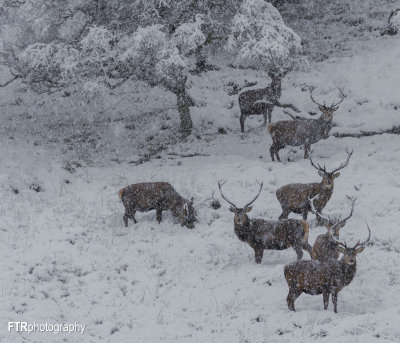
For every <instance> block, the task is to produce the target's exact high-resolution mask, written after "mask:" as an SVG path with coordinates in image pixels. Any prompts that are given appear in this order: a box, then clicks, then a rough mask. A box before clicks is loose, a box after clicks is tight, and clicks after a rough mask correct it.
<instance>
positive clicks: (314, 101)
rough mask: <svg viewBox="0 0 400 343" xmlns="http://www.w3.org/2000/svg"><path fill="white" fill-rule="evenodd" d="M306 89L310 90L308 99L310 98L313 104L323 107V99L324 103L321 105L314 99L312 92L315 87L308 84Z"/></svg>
mask: <svg viewBox="0 0 400 343" xmlns="http://www.w3.org/2000/svg"><path fill="white" fill-rule="evenodd" d="M308 89H309V90H310V99H311V101H312V102H313V103H314V104H317V105H318V106H321V107H325V101H324V104H323V105H321V104H320V103H318V102H317V101H316V100H315V99H314V97H313V92H314V89H315V87H314V86H309V87H308Z"/></svg>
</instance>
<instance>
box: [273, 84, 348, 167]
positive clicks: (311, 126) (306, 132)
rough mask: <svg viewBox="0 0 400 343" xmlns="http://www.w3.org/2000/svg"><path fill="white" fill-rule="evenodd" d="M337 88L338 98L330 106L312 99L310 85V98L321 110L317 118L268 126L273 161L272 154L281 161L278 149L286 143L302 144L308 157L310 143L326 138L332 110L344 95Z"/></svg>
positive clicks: (312, 88)
mask: <svg viewBox="0 0 400 343" xmlns="http://www.w3.org/2000/svg"><path fill="white" fill-rule="evenodd" d="M338 89H339V92H340V100H339V101H338V102H336V103H335V102H333V103H332V105H331V106H326V105H325V103H324V104H323V105H321V104H319V103H318V102H316V101H315V100H314V97H313V94H312V92H313V90H314V87H310V98H311V100H312V101H313V102H314V103H316V104H317V105H318V109H319V110H320V111H321V116H320V117H319V118H318V119H301V120H283V121H278V122H276V123H274V124H270V125H269V126H268V132H269V133H270V135H271V137H272V145H271V147H270V149H269V151H270V154H271V159H272V161H275V158H274V156H276V159H277V160H278V161H279V162H281V159H280V157H279V150H281V149H283V148H284V147H285V146H286V145H290V146H304V158H308V154H309V151H310V147H311V144H314V143H316V142H318V141H319V140H321V139H326V138H328V136H329V132H330V131H331V129H332V119H333V112H335V111H337V110H338V108H339V106H338V105H339V104H340V103H341V102H342V101H343V100H344V99H345V97H346V95H345V94H344V93H343V90H342V89H340V88H338Z"/></svg>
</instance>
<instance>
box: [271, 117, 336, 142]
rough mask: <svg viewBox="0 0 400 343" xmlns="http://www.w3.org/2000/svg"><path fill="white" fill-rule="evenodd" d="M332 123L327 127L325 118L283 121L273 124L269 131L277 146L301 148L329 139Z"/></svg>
mask: <svg viewBox="0 0 400 343" xmlns="http://www.w3.org/2000/svg"><path fill="white" fill-rule="evenodd" d="M331 128H332V123H331V124H330V125H326V124H325V122H324V120H323V118H322V117H320V118H318V119H304V120H283V121H278V122H276V123H274V124H271V125H270V126H269V127H268V131H269V132H270V134H271V137H272V139H273V141H274V142H275V144H277V145H279V146H285V145H286V144H288V145H291V146H300V145H304V144H305V143H307V144H313V143H316V142H318V141H319V140H321V139H323V138H327V136H328V133H329V131H330V130H331Z"/></svg>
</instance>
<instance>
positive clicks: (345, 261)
mask: <svg viewBox="0 0 400 343" xmlns="http://www.w3.org/2000/svg"><path fill="white" fill-rule="evenodd" d="M367 228H368V232H369V235H368V238H367V240H366V241H365V242H363V243H360V241H358V243H357V244H356V245H355V246H354V247H352V248H349V247H347V245H346V243H342V242H339V241H338V240H336V239H335V237H334V236H332V238H333V239H334V240H336V241H337V243H338V250H339V251H340V252H341V253H342V254H343V257H342V258H341V259H340V260H339V261H338V260H330V261H329V262H324V263H321V262H320V261H316V260H307V261H296V262H292V263H290V264H288V265H286V266H285V268H284V274H285V279H286V282H287V284H288V286H289V294H288V296H287V298H286V301H287V304H288V307H289V310H291V311H295V308H294V302H295V300H296V299H297V298H298V297H299V296H300V295H301V293H306V294H310V295H318V294H322V295H323V299H324V309H325V310H326V309H327V308H328V304H329V295H330V294H332V302H333V309H334V311H335V313H337V297H338V293H339V292H340V291H341V290H342V289H343V288H344V287H345V286H347V285H349V284H350V283H351V281H352V280H353V278H354V276H355V274H356V270H357V263H356V256H357V254H359V253H360V252H362V251H363V250H364V248H365V245H366V244H367V243H368V241H369V240H370V238H371V230H370V228H369V226H368V224H367Z"/></svg>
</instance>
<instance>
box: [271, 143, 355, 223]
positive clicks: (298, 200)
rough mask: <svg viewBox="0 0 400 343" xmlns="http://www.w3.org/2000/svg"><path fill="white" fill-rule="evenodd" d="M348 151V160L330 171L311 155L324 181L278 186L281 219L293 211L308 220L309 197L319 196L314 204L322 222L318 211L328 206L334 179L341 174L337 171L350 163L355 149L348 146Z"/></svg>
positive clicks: (277, 193)
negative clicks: (316, 161)
mask: <svg viewBox="0 0 400 343" xmlns="http://www.w3.org/2000/svg"><path fill="white" fill-rule="evenodd" d="M346 153H347V159H346V161H345V162H343V163H342V164H341V165H340V166H339V167H338V168H336V169H333V170H332V171H331V172H328V171H327V170H326V168H325V166H324V167H323V168H322V167H321V166H320V165H319V164H318V165H317V166H316V165H315V164H314V162H313V161H312V158H311V156H310V162H311V165H312V166H313V167H314V168H316V169H317V170H318V174H319V175H320V176H321V177H322V181H321V182H320V183H317V182H313V183H292V184H289V185H285V186H282V187H280V188H278V189H277V191H276V197H277V198H278V201H279V202H280V204H281V207H282V214H281V215H280V216H279V219H286V218H288V216H289V214H290V212H293V213H297V214H302V215H303V219H304V220H307V215H308V212H309V211H311V206H310V201H309V198H315V197H317V198H316V199H315V201H314V205H315V208H316V210H317V214H316V216H317V221H318V224H321V220H320V216H319V215H318V213H321V211H322V209H323V208H324V207H325V206H326V204H327V202H328V201H329V199H330V198H331V196H332V193H333V185H334V181H333V180H334V179H335V178H337V177H338V176H339V175H340V173H337V171H339V170H341V169H343V168H345V167H346V166H347V165H348V164H349V161H350V157H351V155H352V154H353V151H351V152H349V150H348V149H347V148H346Z"/></svg>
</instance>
